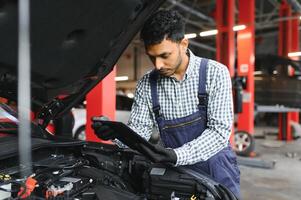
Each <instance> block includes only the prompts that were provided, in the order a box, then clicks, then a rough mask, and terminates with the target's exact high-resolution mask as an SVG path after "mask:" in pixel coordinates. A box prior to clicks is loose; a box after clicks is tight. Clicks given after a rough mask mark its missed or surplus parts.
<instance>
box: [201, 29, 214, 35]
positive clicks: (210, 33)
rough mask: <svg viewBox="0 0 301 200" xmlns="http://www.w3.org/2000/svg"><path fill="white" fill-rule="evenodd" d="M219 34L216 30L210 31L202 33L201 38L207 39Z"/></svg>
mask: <svg viewBox="0 0 301 200" xmlns="http://www.w3.org/2000/svg"><path fill="white" fill-rule="evenodd" d="M217 33H218V31H217V30H216V29H214V30H210V31H203V32H200V36H201V37H206V36H211V35H216V34H217Z"/></svg>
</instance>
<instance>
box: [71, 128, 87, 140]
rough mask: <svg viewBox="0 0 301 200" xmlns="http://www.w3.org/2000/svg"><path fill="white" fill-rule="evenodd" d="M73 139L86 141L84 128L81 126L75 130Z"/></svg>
mask: <svg viewBox="0 0 301 200" xmlns="http://www.w3.org/2000/svg"><path fill="white" fill-rule="evenodd" d="M74 139H78V140H86V126H81V127H79V128H78V129H77V130H76V132H75V134H74Z"/></svg>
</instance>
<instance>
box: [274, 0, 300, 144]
mask: <svg viewBox="0 0 301 200" xmlns="http://www.w3.org/2000/svg"><path fill="white" fill-rule="evenodd" d="M279 17H280V18H287V19H286V20H282V21H280V22H279V37H278V41H279V43H278V55H279V56H284V57H287V56H288V53H289V52H291V51H298V50H299V18H296V19H295V18H293V15H292V9H291V6H290V5H289V4H288V2H287V1H286V0H282V1H281V4H280V7H279ZM289 70H290V71H289V72H288V73H289V74H290V75H293V73H294V71H293V69H289ZM291 121H295V122H298V123H299V113H298V112H287V113H279V117H278V122H279V124H278V127H279V131H278V139H279V140H286V141H291V140H293V136H292V129H291V125H290V122H291Z"/></svg>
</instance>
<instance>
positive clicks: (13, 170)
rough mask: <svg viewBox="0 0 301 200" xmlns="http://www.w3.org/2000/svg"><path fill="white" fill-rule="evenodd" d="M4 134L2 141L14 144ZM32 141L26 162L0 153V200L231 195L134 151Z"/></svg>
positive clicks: (125, 198) (220, 197)
mask: <svg viewBox="0 0 301 200" xmlns="http://www.w3.org/2000/svg"><path fill="white" fill-rule="evenodd" d="M9 138H10V139H9ZM9 138H8V139H7V140H6V144H7V145H8V146H10V145H15V141H14V140H13V139H15V138H13V139H12V138H11V137H9ZM2 139H3V138H2ZM1 141H3V140H1ZM12 141H14V142H12ZM10 143H11V144H10ZM33 143H34V144H35V145H33V151H32V158H33V159H32V162H31V163H29V164H28V165H26V166H19V165H17V164H16V163H18V162H16V161H17V160H18V157H17V155H16V154H14V153H10V155H7V156H3V155H1V158H2V159H1V164H0V190H1V191H0V198H1V199H106V200H115V199H123V200H127V199H150V200H152V199H154V200H155V199H173V200H175V199H193V200H196V199H235V197H234V196H233V195H232V196H231V193H230V192H229V191H228V190H227V189H225V188H222V187H217V186H216V185H212V183H210V182H206V181H204V180H205V179H204V180H201V181H199V180H197V178H196V177H193V176H191V175H189V174H187V173H184V172H180V171H177V170H176V168H172V167H166V166H162V165H157V164H153V163H151V162H150V161H149V160H148V159H147V158H145V157H144V156H142V155H141V154H139V153H138V152H136V151H134V150H129V149H120V148H118V147H116V146H114V145H107V144H99V143H90V142H82V141H68V142H66V141H65V142H57V141H55V142H54V141H47V140H44V139H38V141H37V142H36V143H35V142H34V140H33ZM37 144H39V145H37ZM41 144H43V145H41ZM1 149H2V148H1ZM2 153H3V152H2ZM29 170H31V171H29ZM21 174H28V175H27V176H25V177H24V176H23V177H22V176H21Z"/></svg>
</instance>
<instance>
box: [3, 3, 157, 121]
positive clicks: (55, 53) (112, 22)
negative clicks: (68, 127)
mask: <svg viewBox="0 0 301 200" xmlns="http://www.w3.org/2000/svg"><path fill="white" fill-rule="evenodd" d="M17 2H18V1H16V0H12V1H1V3H0V44H1V45H0V95H1V96H2V97H6V98H9V99H14V100H16V99H17V98H16V97H17V81H18V78H17V63H18V12H17V11H18V4H17ZM162 3H163V1H162V0H118V1H112V0H89V1H87V0H59V1H53V0H31V1H30V26H31V27H30V40H31V99H32V102H33V103H34V105H35V109H36V110H39V111H41V113H42V114H41V115H40V116H41V117H42V118H43V117H45V118H46V117H48V118H49V119H51V118H55V117H56V116H58V115H60V114H62V113H64V112H66V111H68V110H70V109H71V108H72V107H73V106H74V105H75V104H76V103H78V101H80V100H82V99H83V98H84V97H85V95H86V94H87V93H88V92H89V91H90V90H91V89H92V88H93V87H94V86H95V85H97V83H98V82H100V81H101V80H102V79H103V78H104V77H105V76H106V75H107V74H108V73H110V72H111V71H112V69H113V67H114V64H115V63H116V61H117V59H118V58H119V57H120V55H121V53H122V52H123V50H124V49H125V48H126V46H127V45H128V44H129V42H130V41H131V40H132V39H133V37H134V36H135V35H136V34H137V32H138V31H139V29H140V28H141V26H142V25H143V23H144V21H145V20H146V19H147V17H148V16H149V15H150V14H151V13H153V12H154V11H155V10H157V9H158V7H159V6H160V5H161V4H162ZM59 95H60V96H64V98H57V97H58V96H59ZM45 104H47V105H48V106H47V107H48V108H49V107H50V106H49V105H55V106H54V107H53V110H52V112H51V114H50V113H47V109H45ZM43 113H44V114H43Z"/></svg>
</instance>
